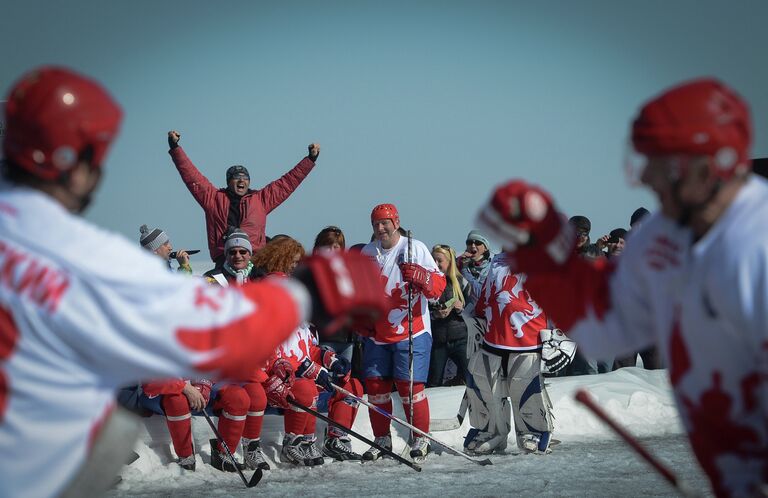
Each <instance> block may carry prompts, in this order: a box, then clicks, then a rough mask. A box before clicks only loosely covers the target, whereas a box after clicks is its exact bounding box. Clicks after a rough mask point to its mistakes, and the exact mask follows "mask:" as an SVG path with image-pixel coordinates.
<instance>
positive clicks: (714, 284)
mask: <svg viewBox="0 0 768 498" xmlns="http://www.w3.org/2000/svg"><path fill="white" fill-rule="evenodd" d="M751 135H752V126H751V123H750V116H749V110H748V107H747V104H746V103H745V102H744V101H743V100H742V98H741V97H740V96H738V95H737V94H736V93H735V92H734V91H733V90H731V89H730V88H728V87H727V86H726V85H724V84H722V83H720V82H718V81H716V80H712V79H700V80H695V81H690V82H686V83H684V84H681V85H679V86H676V87H674V88H672V89H670V90H667V91H665V92H664V93H662V94H661V95H659V96H657V97H655V98H654V99H652V100H651V101H649V102H648V103H646V104H645V105H644V106H643V107H642V109H641V110H640V113H639V115H638V116H637V117H636V119H635V121H634V123H633V125H632V144H633V146H634V149H635V151H636V152H637V153H638V154H639V156H640V157H639V159H641V162H639V163H635V164H634V165H635V166H637V167H638V168H640V169H639V171H638V173H639V175H638V177H637V178H639V180H640V181H641V182H642V183H643V184H644V185H645V186H647V187H648V188H650V189H651V190H652V191H653V192H654V194H655V195H656V197H657V198H658V200H659V204H660V210H659V212H657V213H654V214H652V215H650V216H649V217H648V218H647V219H646V220H644V222H643V225H642V227H640V229H638V230H636V231H635V233H633V234H632V237H630V238H629V240H628V241H627V245H626V248H625V250H624V253H623V254H622V256H621V258H618V259H617V260H612V261H611V262H607V263H606V262H605V261H598V262H589V261H585V260H584V259H582V258H577V257H574V255H573V250H572V249H573V246H574V244H575V237H574V235H575V234H574V232H573V229H572V228H571V227H569V226H568V224H567V223H564V222H563V216H562V215H561V214H560V213H559V212H558V211H557V209H556V207H555V205H554V202H553V201H552V199H551V197H550V196H549V194H548V193H546V192H545V191H544V190H542V189H540V188H539V187H536V186H532V185H529V184H527V183H525V182H524V181H520V180H515V181H511V182H509V183H507V184H505V185H502V186H500V187H499V188H498V189H497V190H496V191H495V192H494V193H493V195H492V198H491V200H490V203H489V204H488V205H487V206H486V207H485V208H484V209H483V210H482V211H481V214H480V220H481V222H482V223H483V224H484V225H485V226H486V227H487V229H488V230H489V231H490V232H492V233H494V234H495V235H496V236H497V237H499V238H501V239H502V240H504V241H505V245H507V246H515V247H516V250H514V251H513V252H512V253H511V255H510V259H509V264H510V267H511V268H512V269H513V271H525V272H526V273H528V280H527V282H526V285H527V287H528V290H529V292H530V293H531V295H532V296H533V297H534V298H535V299H536V300H537V302H538V303H539V304H540V305H541V306H542V307H544V309H546V310H547V313H548V314H550V316H551V317H552V318H553V319H554V320H555V322H556V323H557V324H558V325H559V326H561V327H563V328H564V329H566V330H568V331H569V333H570V335H571V337H573V338H574V339H575V340H576V342H577V343H578V344H579V347H580V348H582V350H583V351H584V353H585V354H587V355H589V356H592V357H594V358H597V359H609V358H611V357H612V356H614V355H623V354H627V353H631V352H633V351H637V350H640V349H643V348H645V347H648V346H650V345H653V344H655V345H656V346H657V347H658V348H659V351H660V353H661V354H662V355H663V357H664V358H665V360H666V364H667V365H669V376H670V381H671V384H672V388H673V391H674V396H675V401H676V403H677V406H678V409H679V411H680V415H681V419H682V422H683V424H684V426H685V429H686V431H687V432H688V436H689V438H690V441H691V446H692V448H693V451H694V453H695V454H696V457H697V458H698V460H699V463H700V464H701V466H702V468H703V469H704V471H705V472H706V473H707V476H708V477H709V479H710V482H711V484H712V487H713V489H714V491H715V493H716V494H717V495H718V496H758V495H762V494H764V493H765V492H766V489H768V488H767V487H766V486H767V485H768V451H767V450H766V448H768V425H767V424H766V421H767V420H768V238H766V236H765V234H766V233H768V184H766V181H765V180H764V179H762V178H759V177H757V176H755V175H752V174H750V168H751V163H750V160H749V157H750V155H749V148H750V142H751ZM614 261H615V266H614ZM552 289H556V290H557V292H553V291H552Z"/></svg>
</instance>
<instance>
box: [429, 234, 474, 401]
mask: <svg viewBox="0 0 768 498" xmlns="http://www.w3.org/2000/svg"><path fill="white" fill-rule="evenodd" d="M432 257H433V258H434V259H435V263H437V268H438V269H439V270H440V271H441V272H443V274H444V275H445V278H446V284H445V290H443V293H442V294H441V295H440V297H439V298H437V299H436V300H433V301H430V302H429V313H430V318H431V320H432V353H431V355H430V358H429V376H428V377H427V387H435V386H442V385H443V379H444V372H445V365H446V363H447V362H448V359H450V360H452V361H453V363H455V364H456V379H457V380H458V381H460V382H462V383H463V382H464V380H465V379H466V373H467V324H466V322H464V319H463V318H462V317H461V311H462V310H463V309H464V306H465V299H466V298H465V297H464V296H465V295H469V292H470V287H469V283H468V282H467V281H466V279H464V277H462V276H461V275H459V273H458V271H456V253H455V252H454V250H453V248H451V247H450V246H446V245H436V246H435V247H433V248H432Z"/></svg>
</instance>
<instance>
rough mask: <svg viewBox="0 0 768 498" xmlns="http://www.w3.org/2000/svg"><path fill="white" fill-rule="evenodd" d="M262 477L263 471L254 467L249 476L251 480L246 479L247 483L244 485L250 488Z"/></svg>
mask: <svg viewBox="0 0 768 498" xmlns="http://www.w3.org/2000/svg"><path fill="white" fill-rule="evenodd" d="M262 477H264V471H263V470H261V469H256V470H255V471H254V472H253V475H252V476H251V480H250V481H248V484H246V485H245V486H246V487H247V488H252V487H254V486H256V485H257V484H258V483H259V481H261V478H262Z"/></svg>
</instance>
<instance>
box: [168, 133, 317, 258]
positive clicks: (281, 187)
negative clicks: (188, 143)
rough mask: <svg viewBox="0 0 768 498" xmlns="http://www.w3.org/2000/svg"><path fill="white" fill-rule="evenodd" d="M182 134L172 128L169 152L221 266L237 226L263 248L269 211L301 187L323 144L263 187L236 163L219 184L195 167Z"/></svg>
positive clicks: (312, 145) (253, 243)
mask: <svg viewBox="0 0 768 498" xmlns="http://www.w3.org/2000/svg"><path fill="white" fill-rule="evenodd" d="M180 138H181V135H180V134H179V132H177V131H169V132H168V146H169V147H170V150H169V151H168V153H169V154H170V155H171V159H173V163H174V164H175V165H176V169H178V170H179V174H180V175H181V179H182V180H183V181H184V184H185V185H186V186H187V188H188V189H189V192H190V193H191V194H192V196H193V197H194V198H195V200H196V201H197V203H198V204H200V207H202V208H203V211H204V212H205V227H206V230H207V232H208V250H209V251H210V254H211V260H212V261H214V262H215V263H216V267H217V268H219V269H220V267H221V265H222V264H223V263H224V260H225V259H226V249H225V247H224V236H225V234H226V233H227V232H228V231H229V230H231V229H232V228H233V227H239V229H240V230H242V231H243V232H245V234H246V235H247V236H248V239H249V240H250V243H251V244H252V246H253V249H255V250H259V249H261V248H262V247H264V244H266V235H265V228H266V226H267V214H269V213H271V212H272V211H273V210H274V209H276V208H277V207H278V206H279V205H280V204H282V203H283V202H284V201H285V200H286V199H288V197H289V196H290V195H291V194H292V193H293V192H294V190H296V189H297V188H298V186H299V185H300V184H301V182H302V181H304V178H306V177H307V175H309V173H310V172H311V171H312V169H313V168H314V167H315V163H316V161H317V157H318V156H319V155H320V145H319V144H316V143H313V144H310V145H309V146H308V147H307V149H308V153H307V156H306V157H304V158H303V159H302V160H301V161H299V163H298V164H297V165H296V166H294V167H293V168H292V169H291V170H290V171H288V172H287V173H285V174H284V175H283V176H281V177H280V178H278V179H277V180H274V181H273V182H271V183H268V184H267V185H266V186H264V187H263V188H261V189H257V190H254V189H251V188H250V186H251V176H250V174H249V173H248V170H247V169H246V168H245V166H241V165H235V166H231V167H230V168H229V169H227V177H226V179H227V186H226V187H224V188H217V187H215V186H214V185H213V184H212V183H211V182H210V181H209V180H208V179H207V178H206V177H205V176H203V174H202V173H200V171H199V170H198V169H197V168H196V167H195V165H194V164H193V163H192V161H191V160H190V159H189V157H187V154H186V152H184V149H182V147H181V146H180V145H179V139H180Z"/></svg>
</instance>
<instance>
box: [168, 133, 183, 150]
mask: <svg viewBox="0 0 768 498" xmlns="http://www.w3.org/2000/svg"><path fill="white" fill-rule="evenodd" d="M179 139H181V134H180V133H179V132H178V131H176V130H171V131H169V132H168V147H170V148H171V149H175V148H176V147H178V146H179Z"/></svg>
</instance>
